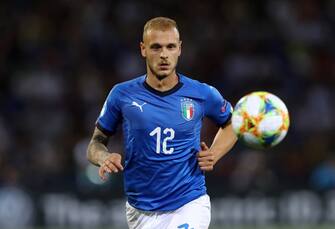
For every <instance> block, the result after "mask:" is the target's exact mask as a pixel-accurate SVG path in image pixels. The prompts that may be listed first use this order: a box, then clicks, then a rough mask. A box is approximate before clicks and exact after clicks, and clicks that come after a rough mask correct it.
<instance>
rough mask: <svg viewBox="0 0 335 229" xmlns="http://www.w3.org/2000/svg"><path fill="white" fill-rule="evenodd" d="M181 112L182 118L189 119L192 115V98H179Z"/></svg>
mask: <svg viewBox="0 0 335 229" xmlns="http://www.w3.org/2000/svg"><path fill="white" fill-rule="evenodd" d="M181 114H182V116H183V118H184V119H185V120H187V121H190V120H192V119H193V117H194V103H193V102H192V99H182V100H181Z"/></svg>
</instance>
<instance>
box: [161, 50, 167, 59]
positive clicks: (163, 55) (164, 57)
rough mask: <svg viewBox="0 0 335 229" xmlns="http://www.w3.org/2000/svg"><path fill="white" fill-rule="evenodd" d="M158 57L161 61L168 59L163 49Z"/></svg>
mask: <svg viewBox="0 0 335 229" xmlns="http://www.w3.org/2000/svg"><path fill="white" fill-rule="evenodd" d="M160 57H161V58H162V59H166V58H167V57H168V54H167V50H166V48H163V49H162V51H161V53H160Z"/></svg>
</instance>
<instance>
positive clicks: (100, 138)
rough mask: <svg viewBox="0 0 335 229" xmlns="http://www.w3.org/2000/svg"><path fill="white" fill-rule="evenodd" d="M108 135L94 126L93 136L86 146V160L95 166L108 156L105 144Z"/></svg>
mask: <svg viewBox="0 0 335 229" xmlns="http://www.w3.org/2000/svg"><path fill="white" fill-rule="evenodd" d="M108 140H109V137H108V136H107V135H105V134H104V133H102V132H101V131H100V130H99V129H98V128H95V130H94V133H93V137H92V139H91V141H90V143H89V145H88V147H87V158H88V160H89V161H90V162H91V163H92V164H94V165H97V166H100V165H101V164H102V163H103V162H104V161H105V160H106V159H107V158H108V157H109V156H110V153H109V152H108V148H107V144H108Z"/></svg>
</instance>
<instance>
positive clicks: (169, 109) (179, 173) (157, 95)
mask: <svg viewBox="0 0 335 229" xmlns="http://www.w3.org/2000/svg"><path fill="white" fill-rule="evenodd" d="M178 76H179V83H178V84H177V85H176V86H175V87H174V88H172V89H171V90H169V91H165V92H160V91H157V90H155V89H153V88H152V87H150V86H149V85H148V84H147V83H146V81H145V76H141V77H138V78H136V79H133V80H130V81H127V82H123V83H120V84H117V85H115V86H114V87H113V89H112V90H111V91H110V93H109V95H108V97H107V99H106V101H105V104H104V106H103V108H102V110H101V113H100V116H99V118H98V120H97V127H98V128H99V129H100V130H101V131H103V132H104V133H106V134H113V133H114V132H115V131H116V129H117V126H118V124H119V123H122V126H123V135H124V149H125V164H124V188H125V193H126V195H127V198H128V202H129V204H131V205H132V206H133V207H135V208H137V209H140V210H146V211H169V210H175V209H177V208H179V207H181V206H183V205H184V204H186V203H188V202H190V201H192V200H194V199H196V198H198V197H200V196H202V195H204V194H205V193H206V186H205V177H204V173H203V172H202V171H201V170H200V168H199V166H198V162H197V157H196V154H197V153H198V152H199V151H200V130H201V125H202V119H203V118H204V117H205V116H207V117H209V118H210V119H212V120H213V121H214V122H215V123H216V124H218V125H221V126H222V125H225V124H226V123H227V122H229V120H230V118H231V105H230V103H229V102H227V101H226V100H225V99H223V98H222V96H221V94H220V93H219V92H218V91H217V90H216V89H215V88H214V87H211V86H209V85H207V84H204V83H200V82H198V81H196V80H192V79H190V78H188V77H186V76H183V75H180V74H179V75H178Z"/></svg>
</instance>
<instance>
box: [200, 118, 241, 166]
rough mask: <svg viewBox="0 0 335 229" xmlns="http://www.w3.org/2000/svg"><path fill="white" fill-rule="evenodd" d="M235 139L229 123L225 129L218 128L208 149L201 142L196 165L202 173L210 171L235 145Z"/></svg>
mask: <svg viewBox="0 0 335 229" xmlns="http://www.w3.org/2000/svg"><path fill="white" fill-rule="evenodd" d="M236 141H237V137H236V135H235V133H234V131H233V128H232V125H231V123H230V122H229V123H228V124H227V125H226V126H225V127H220V128H219V130H218V132H217V133H216V136H215V138H214V140H213V143H212V145H211V147H210V148H208V146H207V145H206V143H205V142H201V151H200V152H199V153H198V164H199V167H200V169H201V170H202V171H212V170H213V169H214V166H215V164H216V163H217V162H218V161H219V160H220V158H222V157H223V156H224V155H226V154H227V153H228V152H229V151H230V149H231V148H232V147H233V146H234V145H235V143H236Z"/></svg>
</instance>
